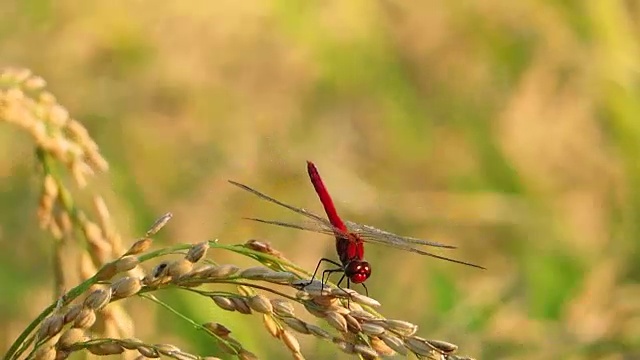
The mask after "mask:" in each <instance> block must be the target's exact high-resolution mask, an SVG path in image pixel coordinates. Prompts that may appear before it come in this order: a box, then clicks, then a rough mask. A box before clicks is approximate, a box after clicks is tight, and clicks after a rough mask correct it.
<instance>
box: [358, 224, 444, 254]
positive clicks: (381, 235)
mask: <svg viewBox="0 0 640 360" xmlns="http://www.w3.org/2000/svg"><path fill="white" fill-rule="evenodd" d="M346 224H347V227H348V228H349V231H351V232H353V233H356V234H358V235H359V236H360V237H361V238H362V239H363V240H364V241H368V242H375V243H379V244H386V245H389V246H396V247H403V248H406V247H410V246H409V245H408V244H416V245H425V246H433V247H439V248H445V249H455V248H456V247H455V246H453V245H446V244H442V243H439V242H435V241H428V240H423V239H418V238H413V237H408V236H400V235H396V234H394V233H390V232H388V231H384V230H380V229H378V228H375V227H373V226H369V225H361V224H357V223H354V222H351V221H347V222H346Z"/></svg>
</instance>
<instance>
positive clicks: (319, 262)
mask: <svg viewBox="0 0 640 360" xmlns="http://www.w3.org/2000/svg"><path fill="white" fill-rule="evenodd" d="M323 261H324V262H328V263H329V264H333V265H335V266H338V267H339V268H340V270H342V265H340V264H339V263H337V262H335V261H333V260H331V259H327V258H322V259H320V261H318V265H316V269H315V270H314V271H313V276H311V280H309V283H308V284H307V285H311V283H312V282H313V279H315V278H316V275H317V274H318V269H320V264H322V262H323ZM322 274H323V275H322V279H323V281H324V271H323V272H322Z"/></svg>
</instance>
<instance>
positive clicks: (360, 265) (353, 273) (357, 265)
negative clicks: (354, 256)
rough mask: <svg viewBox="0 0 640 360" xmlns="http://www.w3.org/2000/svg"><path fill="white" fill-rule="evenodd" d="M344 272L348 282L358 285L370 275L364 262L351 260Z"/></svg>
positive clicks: (368, 267)
mask: <svg viewBox="0 0 640 360" xmlns="http://www.w3.org/2000/svg"><path fill="white" fill-rule="evenodd" d="M344 272H345V274H346V275H347V277H348V278H349V280H351V281H353V282H354V283H355V284H360V283H363V282H365V281H366V280H367V279H368V278H369V276H370V275H371V267H370V266H369V263H368V262H366V261H360V260H352V261H351V262H349V263H348V264H347V266H346V267H345V269H344Z"/></svg>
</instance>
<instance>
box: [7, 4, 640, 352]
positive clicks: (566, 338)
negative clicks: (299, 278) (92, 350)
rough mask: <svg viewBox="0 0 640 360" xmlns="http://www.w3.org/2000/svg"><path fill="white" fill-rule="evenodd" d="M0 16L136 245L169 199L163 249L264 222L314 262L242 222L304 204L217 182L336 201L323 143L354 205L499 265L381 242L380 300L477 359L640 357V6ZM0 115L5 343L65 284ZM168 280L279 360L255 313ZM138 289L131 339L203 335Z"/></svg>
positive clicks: (26, 162)
mask: <svg viewBox="0 0 640 360" xmlns="http://www.w3.org/2000/svg"><path fill="white" fill-rule="evenodd" d="M0 18H2V21H1V22H0V64H1V65H13V66H21V67H28V68H30V69H32V70H33V71H34V72H35V73H36V74H39V75H40V76H42V77H44V78H45V79H46V80H47V82H48V88H49V90H50V91H52V92H53V93H54V94H56V96H57V97H58V101H59V102H60V103H61V104H64V105H65V106H66V107H67V108H68V109H69V110H70V112H71V114H72V115H73V116H74V117H75V118H77V119H78V120H80V121H81V122H83V123H84V124H85V125H86V126H87V128H88V130H89V132H90V133H91V134H92V136H93V137H94V139H95V140H96V141H97V142H98V144H99V145H100V147H101V151H102V153H103V155H104V156H105V157H106V159H107V160H108V161H109V162H110V171H109V173H108V174H107V175H106V176H103V177H102V178H101V181H100V184H99V185H98V186H99V188H100V189H101V191H102V192H103V194H105V197H106V199H107V204H108V205H109V207H110V210H111V213H112V214H113V216H114V218H115V222H116V224H117V225H118V227H119V229H120V231H121V233H122V234H123V235H125V237H126V238H131V239H133V238H135V237H137V236H140V235H141V234H142V233H144V231H145V229H146V228H147V227H148V226H149V225H150V224H151V223H152V222H153V220H154V219H155V218H157V217H158V216H159V215H161V214H162V213H164V212H167V211H171V212H173V213H174V219H173V220H172V222H171V223H170V224H169V225H168V226H167V228H166V229H164V230H163V232H162V233H161V236H160V238H161V240H162V241H164V242H165V243H177V242H198V241H202V240H206V239H214V238H217V239H219V241H220V242H223V243H229V244H232V243H239V242H244V241H245V240H247V239H249V238H256V239H261V240H267V241H270V242H271V243H272V245H273V246H274V247H275V248H277V249H279V250H281V251H283V252H284V253H285V255H286V256H287V257H288V258H289V259H292V260H293V261H295V262H297V263H298V264H300V265H302V266H304V267H305V268H307V269H308V270H310V271H311V270H313V268H314V267H315V265H316V262H317V260H318V259H319V258H320V257H323V256H324V257H331V258H336V256H335V250H334V244H333V241H332V239H331V238H330V237H327V236H322V235H315V234H311V233H305V232H301V231H295V230H290V229H281V228H276V227H272V226H268V225H263V224H253V223H249V222H246V221H243V220H241V219H240V218H241V217H244V216H249V217H263V218H277V219H281V220H299V219H298V218H297V217H296V216H295V215H294V214H288V213H286V212H283V211H281V210H280V209H278V208H277V207H276V206H274V205H271V204H268V203H266V202H262V201H260V200H259V199H258V198H256V197H253V196H251V195H249V194H248V193H245V192H242V191H241V190H238V189H237V188H235V187H233V186H231V185H229V184H228V183H227V182H226V180H227V179H233V180H236V181H239V182H242V183H245V184H247V185H250V186H252V187H255V188H257V189H259V190H262V191H264V192H266V193H267V194H270V195H272V196H274V197H276V198H278V199H280V200H282V201H284V202H287V203H290V204H293V205H297V206H303V207H305V208H307V209H310V210H312V211H314V212H316V213H322V208H321V206H320V203H319V201H318V200H317V198H316V196H315V194H314V192H313V188H312V187H311V185H310V184H309V182H308V179H307V177H306V171H305V160H312V161H314V162H315V163H316V165H317V166H318V168H319V170H320V172H321V174H322V175H323V178H324V180H325V183H326V185H327V187H328V188H329V191H330V192H331V193H332V195H333V197H334V200H335V202H336V206H337V207H338V210H339V211H340V212H341V214H342V215H343V216H344V217H345V218H348V219H350V220H353V221H357V222H362V223H366V224H370V225H373V226H376V227H380V228H383V229H386V230H389V231H393V232H397V233H400V234H405V235H410V236H414V237H422V238H427V239H432V240H435V241H439V242H445V243H450V244H454V245H457V246H459V249H458V250H455V251H453V252H450V253H449V252H448V253H447V255H451V256H453V257H456V258H460V259H464V260H467V261H470V262H474V263H477V264H480V265H483V266H485V267H487V268H488V270H486V271H481V270H476V269H473V268H468V267H463V266H460V265H456V264H451V263H445V262H442V261H437V260H433V259H430V258H426V257H422V256H419V255H414V254H409V253H405V252H402V251H395V250H388V249H387V248H382V247H380V246H375V245H369V246H368V247H367V249H366V250H367V259H368V260H369V261H370V262H371V263H372V266H373V274H372V276H371V278H370V280H369V281H368V282H367V285H368V287H369V293H370V295H371V296H373V297H374V298H376V299H378V300H379V301H381V302H382V304H383V305H384V314H385V315H386V316H387V317H390V318H397V319H405V320H409V321H412V322H415V323H417V324H418V325H420V330H419V334H420V335H422V336H425V337H428V338H436V339H443V340H447V341H451V342H453V343H455V344H457V345H459V346H460V349H461V353H464V354H468V355H470V356H474V357H476V358H478V359H612V360H613V359H634V358H636V357H638V358H640V352H639V351H638V350H637V349H638V348H639V347H640V286H639V285H638V284H637V281H638V279H639V278H640V266H638V262H639V260H640V256H639V254H640V241H639V240H638V239H637V236H638V234H639V233H640V231H639V230H640V161H639V160H638V157H639V155H640V48H639V46H640V41H639V40H640V22H639V21H638V19H640V3H638V2H637V1H616V0H610V1H588V2H582V1H569V0H565V1H534V0H522V1H508V0H491V1H477V2H475V1H445V0H431V1H396V0H385V1H365V0H357V1H335V0H334V1H331V0H328V1H248V0H247V1H142V0H139V1H95V2H78V1H67V0H61V1H55V2H54V1H48V0H22V1H11V0H5V1H2V2H1V4H0ZM5 125H6V124H3V129H2V131H1V132H0V175H1V176H0V213H1V214H2V216H1V217H0V246H1V247H2V249H3V251H1V252H0V269H1V271H0V289H1V290H0V293H2V296H0V312H1V313H0V317H1V319H2V321H1V322H0V349H6V347H7V346H8V344H10V343H11V342H12V341H13V340H14V338H15V336H16V335H17V333H18V331H19V330H21V329H22V328H24V326H26V324H27V323H28V322H29V321H30V320H31V319H32V318H33V317H34V316H35V315H37V314H38V313H39V312H40V311H41V310H42V308H44V307H45V306H46V305H47V304H49V303H50V302H51V300H52V287H53V286H52V283H51V281H52V279H51V273H50V270H49V269H50V268H51V260H50V258H51V256H50V253H51V249H50V248H51V241H50V239H49V237H48V235H47V234H46V233H45V232H42V231H40V230H39V229H37V226H36V224H37V220H36V217H35V212H36V208H37V197H38V191H39V188H38V181H39V180H38V175H37V171H36V170H35V167H34V154H33V147H32V144H31V143H30V140H29V137H28V136H25V135H24V134H22V133H20V132H19V131H18V130H17V129H14V128H11V127H9V126H5ZM156 245H157V246H159V244H156ZM209 256H210V257H213V258H215V259H216V260H217V261H219V262H222V263H224V262H231V263H234V262H238V263H242V264H243V265H249V264H250V263H243V259H238V257H234V256H233V255H230V254H228V253H215V252H212V253H210V254H209ZM356 289H357V290H358V291H360V290H361V288H359V287H356ZM170 296H172V302H173V303H174V304H175V303H178V304H180V305H178V306H181V307H182V308H183V309H186V310H185V311H188V312H191V313H192V316H194V317H195V318H199V319H200V320H201V321H217V322H221V323H223V324H225V325H227V326H228V327H229V328H230V329H231V330H232V331H233V332H234V334H235V336H236V338H238V339H239V340H241V341H242V342H243V344H245V346H246V347H248V348H249V349H250V350H252V351H253V352H255V353H256V354H258V355H259V356H261V357H262V358H267V359H276V358H280V357H283V356H287V355H286V354H287V353H288V352H287V350H286V349H284V347H283V346H282V344H281V343H278V342H276V341H264V340H263V339H265V338H267V337H268V336H267V335H266V333H265V330H264V329H263V328H262V327H261V326H256V323H257V322H260V319H258V318H257V317H251V316H246V315H240V314H237V313H229V312H223V311H221V310H219V309H217V308H215V307H214V305H213V304H212V303H211V302H204V301H202V300H201V299H198V298H196V299H194V297H193V296H189V295H184V294H171V295H170ZM127 305H128V306H129V308H130V309H133V310H136V311H134V312H133V314H134V318H135V319H136V333H137V335H138V336H139V337H140V338H143V339H145V340H146V341H149V342H173V343H176V344H178V345H180V346H181V347H183V348H188V349H190V350H191V352H194V353H203V354H206V353H207V352H208V351H210V350H211V349H210V348H211V344H210V343H208V341H207V339H206V338H202V337H199V336H194V332H193V329H190V328H189V327H188V326H185V325H183V324H181V323H180V322H179V321H178V320H177V319H176V318H174V317H172V315H170V314H167V313H166V312H165V311H164V310H163V309H161V308H153V307H149V306H148V304H145V303H144V301H143V300H141V299H132V300H130V301H128V303H127ZM300 338H301V340H302V348H303V353H305V354H307V356H309V358H311V359H313V358H318V359H320V358H332V357H333V356H335V353H336V350H335V348H333V347H330V346H328V345H327V344H325V343H322V342H319V341H317V340H315V339H314V338H311V337H300ZM310 354H318V355H317V356H318V357H314V356H313V355H310ZM322 354H324V355H322ZM338 356H339V355H338ZM344 356H346V355H344ZM634 356H635V357H634Z"/></svg>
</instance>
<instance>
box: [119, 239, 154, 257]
mask: <svg viewBox="0 0 640 360" xmlns="http://www.w3.org/2000/svg"><path fill="white" fill-rule="evenodd" d="M152 242H153V240H152V239H151V238H148V237H146V238H142V239H139V240H138V241H136V242H134V243H133V245H131V247H130V248H129V250H127V252H126V253H124V255H125V256H126V255H138V254H142V253H143V252H145V251H147V250H149V248H150V247H151V243H152Z"/></svg>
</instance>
